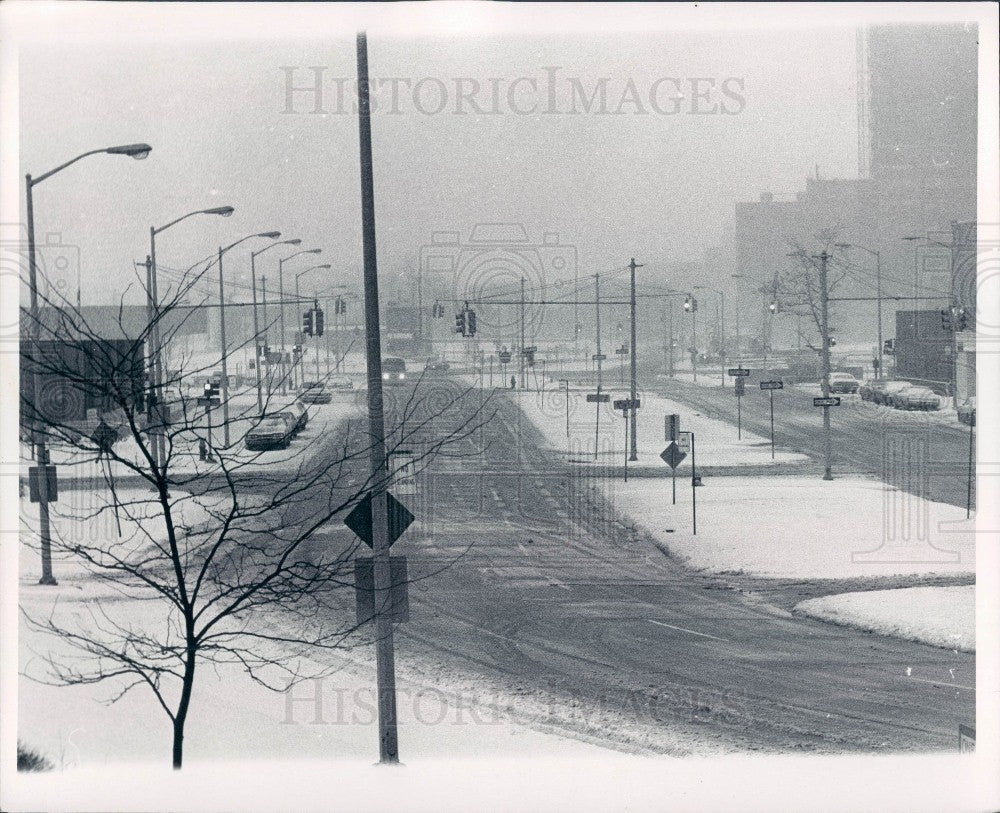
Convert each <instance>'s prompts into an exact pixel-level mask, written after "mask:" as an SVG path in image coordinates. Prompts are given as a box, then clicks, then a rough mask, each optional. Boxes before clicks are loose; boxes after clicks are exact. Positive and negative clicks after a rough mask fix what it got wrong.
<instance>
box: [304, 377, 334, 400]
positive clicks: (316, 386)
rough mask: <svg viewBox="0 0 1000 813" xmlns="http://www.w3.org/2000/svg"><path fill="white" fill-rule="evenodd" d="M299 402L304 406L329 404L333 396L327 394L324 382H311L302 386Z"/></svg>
mask: <svg viewBox="0 0 1000 813" xmlns="http://www.w3.org/2000/svg"><path fill="white" fill-rule="evenodd" d="M299 400H300V401H301V402H302V403H303V404H329V403H330V402H331V401H332V400H333V395H331V394H330V393H329V392H327V389H326V387H325V386H324V385H323V383H322V382H320V381H310V382H307V383H305V384H303V385H302V392H301V393H300V394H299Z"/></svg>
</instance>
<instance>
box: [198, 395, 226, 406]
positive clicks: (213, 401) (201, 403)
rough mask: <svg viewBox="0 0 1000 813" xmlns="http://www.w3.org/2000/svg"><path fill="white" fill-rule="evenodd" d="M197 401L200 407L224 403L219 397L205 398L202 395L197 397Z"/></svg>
mask: <svg viewBox="0 0 1000 813" xmlns="http://www.w3.org/2000/svg"><path fill="white" fill-rule="evenodd" d="M195 401H196V402H197V404H198V406H200V407H217V406H219V404H221V403H222V401H220V400H219V399H218V398H203V397H201V396H199V397H198V398H196V399H195Z"/></svg>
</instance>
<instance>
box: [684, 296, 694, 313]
mask: <svg viewBox="0 0 1000 813" xmlns="http://www.w3.org/2000/svg"><path fill="white" fill-rule="evenodd" d="M692 302H693V301H692V299H691V295H690V294H688V295H687V296H686V297H684V310H686V311H687V312H688V313H690V312H691V311H692V310H693V304H692Z"/></svg>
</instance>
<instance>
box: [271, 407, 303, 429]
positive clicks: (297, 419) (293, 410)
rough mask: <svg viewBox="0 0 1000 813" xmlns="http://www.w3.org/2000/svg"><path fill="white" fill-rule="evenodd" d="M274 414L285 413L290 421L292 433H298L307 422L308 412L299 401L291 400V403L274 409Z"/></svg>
mask: <svg viewBox="0 0 1000 813" xmlns="http://www.w3.org/2000/svg"><path fill="white" fill-rule="evenodd" d="M272 414H274V415H278V416H280V415H287V416H288V417H289V418H290V420H291V422H292V433H293V434H296V435H297V434H298V433H299V432H301V431H302V430H303V429H305V428H306V424H307V423H309V412H308V410H306V408H305V407H304V406H303V405H302V404H301V403H300V402H299V401H292V403H290V404H288V405H287V406H284V407H282V408H281V409H278V410H275V412H274V413H272Z"/></svg>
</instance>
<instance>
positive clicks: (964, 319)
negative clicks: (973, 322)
mask: <svg viewBox="0 0 1000 813" xmlns="http://www.w3.org/2000/svg"><path fill="white" fill-rule="evenodd" d="M957 321H958V324H957V325H956V329H957V330H959V331H962V330H968V329H969V312H968V311H967V310H966V309H965V308H959V309H958V320H957Z"/></svg>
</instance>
